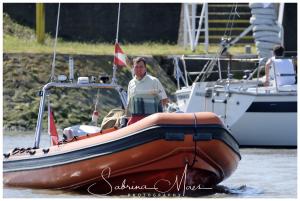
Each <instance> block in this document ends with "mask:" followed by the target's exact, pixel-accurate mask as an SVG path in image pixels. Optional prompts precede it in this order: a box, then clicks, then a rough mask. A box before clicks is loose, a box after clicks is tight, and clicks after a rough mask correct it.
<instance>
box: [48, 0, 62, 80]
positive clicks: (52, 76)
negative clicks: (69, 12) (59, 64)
mask: <svg viewBox="0 0 300 201" xmlns="http://www.w3.org/2000/svg"><path fill="white" fill-rule="evenodd" d="M59 14H60V3H58V10H57V21H56V31H55V39H54V47H53V49H54V52H53V60H52V69H51V78H50V79H51V81H54V80H55V77H54V70H55V57H56V44H57V35H58V26H59Z"/></svg>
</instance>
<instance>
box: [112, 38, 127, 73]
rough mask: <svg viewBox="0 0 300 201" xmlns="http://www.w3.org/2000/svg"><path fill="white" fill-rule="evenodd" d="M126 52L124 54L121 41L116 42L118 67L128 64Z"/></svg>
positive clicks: (115, 62) (115, 59)
mask: <svg viewBox="0 0 300 201" xmlns="http://www.w3.org/2000/svg"><path fill="white" fill-rule="evenodd" d="M126 58H127V57H126V54H124V52H123V50H122V49H121V47H120V45H119V43H116V44H115V58H114V64H115V65H116V66H118V67H123V66H127V64H126Z"/></svg>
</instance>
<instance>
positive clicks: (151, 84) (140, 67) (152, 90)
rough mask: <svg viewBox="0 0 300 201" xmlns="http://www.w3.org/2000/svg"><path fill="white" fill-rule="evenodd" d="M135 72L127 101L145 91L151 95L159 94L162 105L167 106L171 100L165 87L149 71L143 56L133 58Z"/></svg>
mask: <svg viewBox="0 0 300 201" xmlns="http://www.w3.org/2000/svg"><path fill="white" fill-rule="evenodd" d="M133 72H134V77H133V79H132V80H130V82H129V84H128V91H127V93H128V96H127V102H129V100H130V98H132V97H134V96H135V95H136V94H137V93H139V91H143V92H146V93H148V94H149V95H151V94H152V95H158V97H159V98H160V102H161V104H162V106H163V107H164V106H166V105H167V103H168V102H169V100H168V97H167V94H166V92H165V89H164V87H163V86H162V84H161V83H160V81H159V80H158V79H157V78H156V77H153V76H151V75H149V74H148V73H147V68H146V60H145V59H144V58H143V57H137V58H135V59H134V60H133Z"/></svg>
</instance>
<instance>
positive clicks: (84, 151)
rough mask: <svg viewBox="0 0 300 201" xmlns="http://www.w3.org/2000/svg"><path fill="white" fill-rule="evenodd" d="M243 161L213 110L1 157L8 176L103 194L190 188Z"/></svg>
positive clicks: (12, 180) (157, 118)
mask: <svg viewBox="0 0 300 201" xmlns="http://www.w3.org/2000/svg"><path fill="white" fill-rule="evenodd" d="M240 159H241V157H240V154H239V145H238V143H237V141H236V140H235V139H234V138H233V137H232V135H231V134H230V132H229V131H228V130H227V129H226V128H224V126H223V124H222V122H221V121H220V119H219V118H218V117H217V116H216V115H215V114H213V113H208V112H206V113H156V114H153V115H150V116H148V117H146V118H144V119H142V120H140V121H138V122H136V123H133V124H131V125H129V126H127V127H124V128H121V129H118V130H114V131H111V132H109V133H106V134H100V133H95V134H93V135H86V136H84V137H81V138H80V139H75V140H72V141H65V142H64V143H62V144H58V145H55V146H51V147H49V148H48V149H41V148H40V149H38V148H36V149H28V150H25V149H23V150H13V151H12V152H10V153H9V154H6V155H5V158H4V161H3V182H4V185H9V186H15V187H28V188H44V189H73V190H74V189H75V190H83V191H86V192H89V193H91V194H97V195H110V194H127V193H136V192H153V193H171V192H173V193H186V192H187V191H194V190H201V189H202V190H203V189H206V188H209V187H212V186H215V185H216V184H218V183H220V182H221V181H223V180H224V179H226V178H227V177H229V176H230V175H231V174H232V173H233V172H234V171H235V169H236V168H237V166H238V162H239V160H240Z"/></svg>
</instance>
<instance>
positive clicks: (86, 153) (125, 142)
mask: <svg viewBox="0 0 300 201" xmlns="http://www.w3.org/2000/svg"><path fill="white" fill-rule="evenodd" d="M195 130H196V135H194V139H197V140H212V139H216V140H220V141H223V142H224V143H225V144H226V145H227V146H228V147H230V148H231V149H232V150H233V151H234V152H235V153H236V154H237V155H238V156H239V158H241V156H240V154H239V144H238V142H237V141H236V140H235V139H234V138H233V136H232V135H231V134H230V132H229V131H228V130H226V129H225V128H223V127H222V126H220V125H201V126H197V127H194V126H186V125H183V126H180V125H177V126H175V125H163V126H153V127H151V128H148V129H144V130H141V131H139V132H138V133H135V134H133V135H130V136H127V137H124V138H122V139H119V140H114V141H111V142H108V143H105V144H100V145H96V146H91V147H87V148H84V149H79V150H76V151H72V152H67V153H63V154H57V155H51V156H47V155H45V156H44V157H37V158H28V159H22V160H15V161H13V160H11V161H9V160H7V161H4V162H3V172H14V171H24V170H33V169H40V168H47V167H53V166H58V165H63V164H68V163H72V162H78V161H82V160H87V159H91V158H95V157H100V156H103V155H109V154H113V153H116V152H119V151H123V150H126V149H130V148H133V147H137V146H140V145H143V144H145V143H149V142H152V141H155V140H160V139H165V140H168V141H170V140H176V141H180V140H182V139H183V138H184V135H186V134H185V133H188V134H191V133H195ZM202 135H203V136H204V138H201V137H199V136H202ZM208 135H210V137H209V138H207V136H208Z"/></svg>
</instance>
